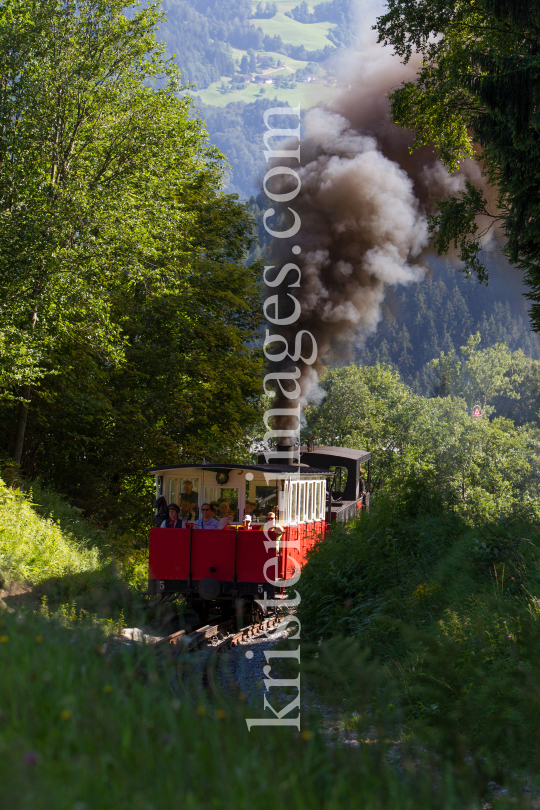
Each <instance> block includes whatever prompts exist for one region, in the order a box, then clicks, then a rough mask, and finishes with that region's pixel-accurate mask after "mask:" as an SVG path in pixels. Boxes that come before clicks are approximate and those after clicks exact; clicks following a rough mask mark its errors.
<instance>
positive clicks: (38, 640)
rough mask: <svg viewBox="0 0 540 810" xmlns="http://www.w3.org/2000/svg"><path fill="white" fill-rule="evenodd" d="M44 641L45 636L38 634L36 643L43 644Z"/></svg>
mask: <svg viewBox="0 0 540 810" xmlns="http://www.w3.org/2000/svg"><path fill="white" fill-rule="evenodd" d="M42 641H43V636H42V635H41V634H39V635H37V636H36V644H41V642H42Z"/></svg>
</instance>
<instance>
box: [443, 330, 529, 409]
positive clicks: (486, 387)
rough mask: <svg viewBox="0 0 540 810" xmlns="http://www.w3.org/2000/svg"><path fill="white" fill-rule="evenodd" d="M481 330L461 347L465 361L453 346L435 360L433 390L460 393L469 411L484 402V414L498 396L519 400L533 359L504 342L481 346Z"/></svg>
mask: <svg viewBox="0 0 540 810" xmlns="http://www.w3.org/2000/svg"><path fill="white" fill-rule="evenodd" d="M480 343H481V336H480V332H477V333H476V334H474V335H471V336H470V337H469V340H468V341H467V343H466V345H465V346H462V347H461V356H462V358H463V360H462V361H460V360H458V359H457V356H456V354H455V352H454V351H453V350H452V351H451V352H449V353H448V354H447V355H445V353H444V352H441V353H440V356H439V357H438V358H437V359H436V360H433V361H432V367H433V368H434V369H435V371H436V373H437V377H438V379H437V382H436V383H435V385H434V390H433V393H434V394H435V396H438V397H447V396H453V397H456V396H457V397H460V398H462V399H464V400H465V402H466V403H467V407H468V409H469V412H471V413H472V409H473V408H474V406H475V405H480V406H481V408H482V410H483V411H484V415H491V414H492V413H493V412H494V411H495V408H494V407H493V405H494V402H495V401H497V400H499V401H500V400H501V399H503V400H519V399H520V396H521V389H522V386H523V383H524V381H525V379H526V377H527V376H528V375H530V364H531V361H530V360H529V359H528V358H527V357H525V355H524V354H523V352H522V351H517V352H511V351H510V349H509V348H508V346H506V345H505V344H504V343H496V344H495V345H494V346H489V347H488V348H486V349H481V348H480Z"/></svg>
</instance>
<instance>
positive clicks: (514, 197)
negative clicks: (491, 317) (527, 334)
mask: <svg viewBox="0 0 540 810" xmlns="http://www.w3.org/2000/svg"><path fill="white" fill-rule="evenodd" d="M377 28H378V31H379V41H380V42H384V43H385V44H391V45H392V46H393V47H394V48H395V50H396V52H397V53H398V54H399V55H400V56H402V57H403V59H404V61H408V60H409V59H410V58H411V56H412V55H413V53H414V52H418V53H420V54H421V56H422V63H421V66H420V68H419V70H418V74H417V79H416V81H415V82H407V83H406V84H404V85H403V86H402V87H400V88H398V90H397V91H396V92H395V93H394V94H393V95H392V115H393V117H394V120H395V121H396V122H397V123H398V124H401V125H402V126H404V127H408V128H411V129H413V130H415V131H416V140H415V146H421V145H425V144H433V143H434V144H436V146H437V147H438V148H439V150H440V156H441V160H442V161H443V162H444V163H445V165H446V166H447V167H448V168H449V169H450V170H452V171H454V170H455V169H456V168H457V167H458V165H459V163H460V162H461V161H462V160H463V159H464V158H465V157H477V158H478V159H480V160H481V165H482V168H483V171H484V173H485V175H486V177H487V179H488V181H489V183H491V184H492V186H493V187H494V188H496V189H497V191H498V198H497V202H496V205H495V206H494V207H493V208H490V207H489V206H488V203H487V200H486V198H485V196H484V194H483V192H482V191H480V190H479V189H477V188H475V187H474V186H473V185H472V184H471V183H467V184H466V189H465V191H464V192H463V193H462V194H461V195H459V196H453V195H452V196H450V197H449V199H448V200H445V201H442V202H441V204H440V209H441V210H440V213H439V214H438V215H437V216H435V217H434V218H433V219H432V223H431V228H432V233H433V235H434V237H435V245H436V247H437V248H438V251H439V252H440V253H441V252H445V251H446V250H447V249H448V247H449V245H450V244H451V243H452V242H453V243H454V244H455V245H456V247H458V248H459V250H460V256H461V258H462V260H463V261H464V263H465V270H466V271H468V272H476V273H477V274H478V275H479V277H480V278H486V277H487V271H486V270H485V268H484V267H483V264H482V261H481V236H482V233H484V232H485V230H486V229H489V228H490V227H491V225H492V224H493V222H495V221H497V220H499V222H500V225H501V227H502V230H503V232H504V235H505V237H506V244H505V247H504V252H505V253H506V255H507V257H508V259H509V260H510V261H511V262H512V263H514V264H517V265H518V266H519V267H521V268H522V269H523V270H524V271H525V273H526V280H527V283H528V285H529V287H530V292H529V293H528V296H529V297H530V298H531V299H532V301H533V306H532V310H531V320H532V323H533V325H534V328H535V329H537V330H538V329H540V228H539V217H540V190H539V189H540V183H539V182H538V181H539V176H540V161H539V158H538V155H539V137H540V133H539V126H540V119H539V106H538V100H539V96H540V84H539V80H538V75H539V74H538V70H539V67H540V46H539V42H540V8H539V6H538V4H536V3H515V2H513V0H471V2H468V3H458V2H457V1H456V0H437V2H435V3H433V2H431V0H389V5H388V12H387V13H386V14H384V15H383V16H382V17H380V18H379V19H378V21H377ZM479 218H480V221H481V222H482V225H480V224H479Z"/></svg>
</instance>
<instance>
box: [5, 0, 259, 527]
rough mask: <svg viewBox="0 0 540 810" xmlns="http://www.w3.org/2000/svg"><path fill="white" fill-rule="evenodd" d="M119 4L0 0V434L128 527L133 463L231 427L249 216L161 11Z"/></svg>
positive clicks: (247, 277)
mask: <svg viewBox="0 0 540 810" xmlns="http://www.w3.org/2000/svg"><path fill="white" fill-rule="evenodd" d="M124 10H125V6H124V4H123V3H121V2H118V3H117V2H111V3H108V4H105V5H100V4H98V5H95V4H93V3H92V2H88V3H85V4H83V5H82V6H81V5H80V4H71V5H67V6H65V5H63V4H60V5H59V4H57V3H56V0H50V2H49V3H48V4H45V5H44V4H41V5H40V6H35V5H33V4H32V3H26V0H20V2H18V1H17V2H16V3H15V5H14V6H11V5H6V6H3V7H2V11H1V13H0V34H1V36H2V37H3V39H2V40H1V41H0V57H1V58H2V59H3V63H2V69H3V71H4V83H3V85H2V92H1V93H0V103H1V104H2V105H3V107H2V109H3V116H4V120H5V122H6V123H5V125H4V130H3V133H2V138H1V139H0V148H1V149H3V150H4V154H12V155H13V156H14V158H13V159H12V160H9V161H8V160H4V161H2V163H1V164H0V184H1V185H2V189H3V191H2V197H1V206H0V217H1V219H2V235H1V243H0V272H1V282H2V283H1V288H0V316H1V324H2V326H1V334H2V341H4V342H5V343H6V344H7V345H9V347H10V348H9V352H7V353H3V354H2V360H1V363H0V379H1V382H2V389H1V391H2V393H3V397H2V406H1V408H2V412H1V421H2V425H3V435H2V447H1V450H2V452H3V454H5V455H11V454H12V453H14V455H15V459H16V461H18V460H19V458H20V460H21V463H22V469H23V471H24V473H25V474H26V475H36V474H39V475H42V476H43V477H44V478H45V479H46V480H47V481H48V482H49V483H50V484H52V485H53V487H54V488H55V489H56V490H57V491H61V492H64V493H66V494H68V496H69V497H70V499H71V502H72V503H75V504H76V505H78V506H81V507H83V508H85V509H87V510H88V511H89V512H92V513H93V514H94V515H95V516H96V518H98V519H100V520H102V521H103V522H104V523H107V522H109V521H110V520H112V519H113V520H116V521H120V522H121V521H122V519H123V520H124V524H125V525H126V526H130V527H131V528H134V527H137V526H139V525H141V524H145V523H146V522H147V520H148V508H149V505H150V498H151V495H150V493H149V492H148V491H147V490H146V488H145V486H144V484H143V485H142V486H141V475H142V472H143V470H144V468H145V467H148V466H151V465H152V464H156V463H164V462H168V463H171V462H172V461H174V460H175V459H179V458H180V456H182V457H183V458H189V457H191V456H193V455H196V456H197V457H199V456H200V455H201V454H202V453H205V452H206V453H207V454H209V455H210V454H213V455H214V456H216V457H219V456H220V455H223V454H224V453H226V454H227V455H228V456H230V455H231V454H234V452H235V448H237V447H238V446H239V445H240V446H243V443H245V438H244V437H245V430H246V428H247V427H248V426H249V425H250V423H251V422H252V421H253V420H255V419H256V418H257V414H258V410H257V397H258V388H259V382H258V376H259V371H260V363H259V360H258V358H257V352H256V350H255V349H253V348H249V347H248V346H249V345H253V344H252V343H251V344H250V341H252V340H253V338H254V337H255V335H256V334H257V328H258V323H259V314H258V311H259V307H258V296H259V293H258V283H257V275H258V268H257V267H254V266H248V265H246V263H245V261H244V260H245V256H246V252H247V250H248V249H249V247H250V246H251V244H252V241H253V240H252V238H251V235H250V232H251V228H252V222H251V219H250V217H249V216H248V214H247V211H246V208H245V206H243V205H241V204H239V203H238V202H237V199H236V198H235V197H234V196H233V195H226V194H224V193H223V191H222V177H223V172H224V167H223V160H222V157H221V155H220V153H219V152H218V151H217V150H216V149H215V148H214V147H211V146H209V144H208V141H207V135H206V132H205V130H204V127H203V125H202V122H201V120H200V119H199V118H197V117H195V116H194V115H193V110H192V108H191V104H190V101H189V99H187V98H183V99H179V98H178V97H177V91H178V89H179V88H180V84H179V77H178V74H177V71H176V69H175V68H174V66H173V65H171V64H169V63H167V62H166V61H164V60H163V59H162V58H161V56H160V47H159V46H158V45H157V43H156V40H155V32H154V29H155V26H156V23H157V20H158V14H157V11H156V9H155V8H154V7H152V6H151V7H149V8H147V9H144V10H141V11H138V12H137V13H136V14H135V15H134V16H133V18H132V19H131V20H130V19H127V18H126V16H124V14H123V13H122V12H123V11H124ZM15 12H16V13H15ZM17 15H18V16H17ZM34 34H35V36H34ZM17 37H20V40H21V43H22V44H21V45H20V46H18V47H16V48H15V47H14V45H13V41H14V40H16V38H17ZM158 76H160V77H161V85H162V87H161V89H153V88H152V87H150V86H149V83H150V82H151V81H152V80H153V79H155V78H157V77H158ZM14 356H15V357H17V360H18V362H17V363H12V359H13V357H14ZM19 403H20V404H19ZM28 406H29V409H28V415H27V413H26V411H27V407H28ZM25 429H26V430H25ZM23 439H24V446H23Z"/></svg>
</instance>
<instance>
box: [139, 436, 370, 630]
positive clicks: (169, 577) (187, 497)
mask: <svg viewBox="0 0 540 810" xmlns="http://www.w3.org/2000/svg"><path fill="white" fill-rule="evenodd" d="M277 450H278V452H277V453H276V454H275V455H276V456H279V458H277V459H270V463H268V460H267V458H266V457H265V456H259V458H258V463H257V464H226V463H212V462H206V461H205V462H204V463H202V464H198V465H197V464H176V465H171V466H164V467H155V468H152V469H150V470H148V471H147V472H149V473H152V474H153V475H154V476H155V481H156V499H157V500H156V503H157V502H158V500H159V499H160V498H163V499H164V501H162V503H166V504H172V503H176V504H179V503H180V504H181V507H180V508H181V511H182V512H183V514H184V516H185V520H184V521H183V522H184V523H185V524H186V528H161V527H155V528H152V529H150V540H149V565H148V593H149V594H154V595H159V596H160V597H161V601H173V600H174V599H176V598H177V597H179V596H183V597H184V598H185V599H186V601H187V602H188V604H189V605H191V606H192V607H193V609H194V610H195V611H196V612H197V613H199V615H200V616H201V617H203V618H204V617H207V616H208V611H209V608H210V604H212V605H213V606H214V607H220V608H221V609H222V611H223V612H227V611H230V612H231V613H234V612H235V610H236V613H238V610H239V608H238V606H239V605H240V606H241V610H242V612H244V613H249V612H252V613H253V612H254V611H255V610H256V609H257V608H256V606H255V604H254V601H255V600H256V599H263V598H267V599H275V598H278V599H279V597H280V595H281V596H282V595H283V592H284V589H285V588H286V587H287V585H288V583H292V584H293V585H294V583H295V581H296V577H297V573H298V571H299V569H300V568H301V567H302V566H303V565H304V564H305V562H306V555H307V552H308V551H309V549H311V548H312V547H313V546H314V545H315V543H317V542H318V541H320V540H323V539H324V537H325V535H326V533H327V531H328V529H329V526H330V524H331V523H332V522H333V521H346V520H350V519H351V518H352V517H354V516H355V515H356V514H357V513H358V512H359V511H360V509H361V508H362V506H363V505H364V506H367V507H369V489H370V462H369V460H370V453H368V452H366V451H364V450H352V449H348V448H344V447H314V446H308V447H299V448H289V447H281V448H280V446H278V448H277ZM269 455H270V454H269ZM283 462H285V463H283ZM364 464H365V465H366V466H367V477H366V481H365V484H366V486H365V487H362V486H361V485H360V481H361V473H362V472H363V470H362V465H364ZM363 480H364V479H363V478H362V481H363ZM362 489H364V492H362ZM203 504H209V505H210V506H211V508H213V509H214V511H215V513H216V519H218V520H219V522H220V525H221V526H222V528H216V529H214V530H213V531H206V530H205V529H203V528H199V527H198V526H200V525H201V523H200V521H199V520H198V518H199V516H200V515H201V507H202V505H203ZM269 512H273V513H274V514H275V519H273V520H268V519H267V516H268V513H269ZM214 525H215V524H214Z"/></svg>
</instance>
